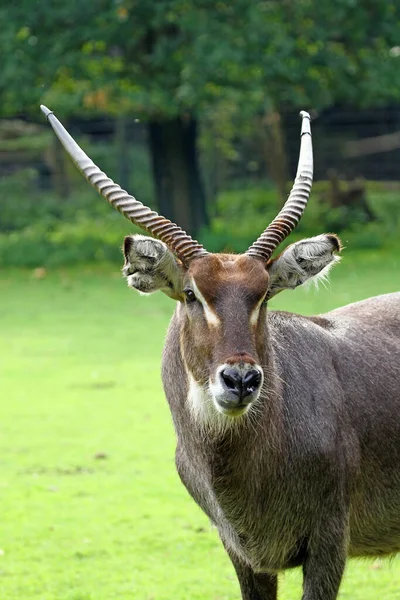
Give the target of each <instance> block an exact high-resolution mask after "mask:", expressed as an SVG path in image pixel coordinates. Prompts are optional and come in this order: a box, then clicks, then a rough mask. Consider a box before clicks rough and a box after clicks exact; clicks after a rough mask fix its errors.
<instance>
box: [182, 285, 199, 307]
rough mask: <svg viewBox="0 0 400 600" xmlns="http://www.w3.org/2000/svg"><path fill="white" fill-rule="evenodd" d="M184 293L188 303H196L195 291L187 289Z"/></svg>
mask: <svg viewBox="0 0 400 600" xmlns="http://www.w3.org/2000/svg"><path fill="white" fill-rule="evenodd" d="M183 293H184V294H185V298H186V302H187V303H189V304H190V302H195V301H196V296H195V294H194V291H193V290H191V289H189V288H186V289H185V290H183Z"/></svg>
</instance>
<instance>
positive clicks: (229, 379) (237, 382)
mask: <svg viewBox="0 0 400 600" xmlns="http://www.w3.org/2000/svg"><path fill="white" fill-rule="evenodd" d="M221 377H222V380H223V382H224V383H225V385H226V387H227V388H228V390H230V391H232V392H234V393H236V394H240V393H241V391H242V377H241V375H240V373H239V372H238V371H237V370H236V369H231V368H230V367H228V368H227V369H224V370H223V371H221Z"/></svg>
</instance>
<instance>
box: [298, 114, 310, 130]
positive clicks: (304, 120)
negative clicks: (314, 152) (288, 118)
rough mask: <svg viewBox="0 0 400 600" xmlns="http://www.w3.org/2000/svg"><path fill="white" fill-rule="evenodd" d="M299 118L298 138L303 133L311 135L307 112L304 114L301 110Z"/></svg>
mask: <svg viewBox="0 0 400 600" xmlns="http://www.w3.org/2000/svg"><path fill="white" fill-rule="evenodd" d="M300 116H301V118H302V122H301V132H300V136H302V135H303V134H304V133H309V134H310V135H311V127H310V123H311V116H310V114H309V113H308V112H306V111H305V110H302V111H300Z"/></svg>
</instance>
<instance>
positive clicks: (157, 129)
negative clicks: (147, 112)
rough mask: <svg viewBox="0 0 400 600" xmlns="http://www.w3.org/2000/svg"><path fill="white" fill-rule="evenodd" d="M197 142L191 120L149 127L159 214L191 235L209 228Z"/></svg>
mask: <svg viewBox="0 0 400 600" xmlns="http://www.w3.org/2000/svg"><path fill="white" fill-rule="evenodd" d="M196 139H197V123H196V120H195V119H193V118H191V117H189V118H187V119H182V118H181V117H177V118H175V119H171V120H168V121H152V122H150V123H149V142H150V151H151V157H152V165H153V175H154V181H155V189H156V195H157V202H158V209H159V212H160V213H161V214H162V215H163V216H164V217H167V218H168V219H171V221H174V222H175V223H177V224H178V225H179V226H180V227H182V229H184V230H185V231H186V232H187V233H189V234H190V235H195V234H196V233H197V232H198V231H199V229H200V227H202V226H203V225H206V224H208V217H207V210H206V201H205V195H204V189H203V185H202V182H201V177H200V170H199V165H198V160H197V149H196Z"/></svg>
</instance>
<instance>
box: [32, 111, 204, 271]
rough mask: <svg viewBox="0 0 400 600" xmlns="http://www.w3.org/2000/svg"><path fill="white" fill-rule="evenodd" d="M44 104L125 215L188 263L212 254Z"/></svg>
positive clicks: (71, 149)
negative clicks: (93, 155) (117, 179)
mask: <svg viewBox="0 0 400 600" xmlns="http://www.w3.org/2000/svg"><path fill="white" fill-rule="evenodd" d="M40 108H41V110H42V112H43V113H44V114H45V115H46V117H47V120H48V121H49V123H50V125H51V126H52V128H53V129H54V132H55V134H56V135H57V137H58V139H59V140H60V142H61V143H62V145H63V146H64V148H65V150H66V151H67V152H68V154H69V155H70V157H71V158H72V160H73V161H74V163H75V165H76V166H77V167H78V169H79V171H81V173H82V174H83V175H84V176H85V177H86V179H87V180H88V181H89V182H90V183H91V184H92V186H93V187H94V188H95V189H96V190H97V191H98V192H99V193H100V194H101V195H102V196H104V198H105V199H106V200H107V201H108V202H109V203H110V204H111V205H112V206H113V207H114V208H116V209H117V210H118V211H119V212H120V213H121V214H123V215H124V217H126V218H127V219H129V220H130V221H132V223H134V224H135V225H138V226H139V227H141V228H142V229H144V230H145V231H146V232H147V233H150V234H152V235H153V236H154V237H156V238H158V239H159V240H161V241H162V242H164V243H165V244H166V245H167V246H168V248H169V249H170V250H171V251H172V252H173V253H174V254H175V255H176V256H177V257H178V258H179V259H180V260H181V261H182V262H183V264H184V265H186V266H187V265H188V264H189V263H190V261H191V260H193V259H194V258H199V257H200V256H205V255H206V254H208V252H207V251H206V250H205V249H204V248H203V246H202V245H201V244H199V243H198V242H197V241H196V240H194V239H193V238H191V237H190V235H188V234H187V233H186V232H185V231H183V229H181V228H180V227H179V226H178V225H175V223H172V221H170V220H169V219H166V218H165V217H162V216H161V215H159V214H157V213H156V212H154V211H153V210H151V209H150V208H148V207H147V206H144V205H143V204H142V203H141V202H139V201H138V200H136V198H134V197H133V196H131V195H130V194H128V193H127V192H126V191H125V190H123V189H122V188H121V187H120V186H119V185H117V184H116V183H114V182H113V181H112V180H111V179H110V178H109V177H107V175H106V174H105V173H103V172H102V171H100V169H99V168H98V167H97V166H96V165H95V164H94V162H93V161H92V160H91V159H90V158H89V157H88V156H87V155H86V154H85V152H84V151H83V150H82V148H80V147H79V146H78V144H77V143H76V142H75V140H74V139H73V138H72V137H71V136H70V134H69V133H68V131H67V130H66V129H65V127H64V126H63V125H62V124H61V123H60V121H59V120H58V119H57V117H56V116H55V115H54V113H53V112H52V111H51V110H49V109H48V108H46V107H45V106H43V105H42V106H41V107H40Z"/></svg>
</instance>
